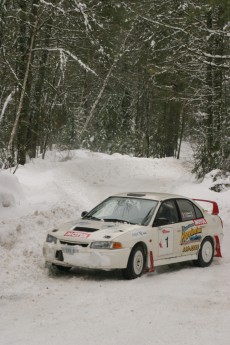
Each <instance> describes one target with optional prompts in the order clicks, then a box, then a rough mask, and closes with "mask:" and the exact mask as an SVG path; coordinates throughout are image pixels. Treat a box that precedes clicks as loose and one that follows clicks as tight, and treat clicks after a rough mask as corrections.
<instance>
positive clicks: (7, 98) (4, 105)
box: [0, 90, 15, 123]
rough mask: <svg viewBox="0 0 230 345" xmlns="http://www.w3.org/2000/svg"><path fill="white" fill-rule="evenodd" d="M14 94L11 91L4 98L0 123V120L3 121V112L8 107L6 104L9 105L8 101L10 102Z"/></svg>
mask: <svg viewBox="0 0 230 345" xmlns="http://www.w3.org/2000/svg"><path fill="white" fill-rule="evenodd" d="M14 93H15V90H13V91H11V93H10V94H9V95H8V96H7V97H6V100H5V102H4V104H3V107H2V111H1V114H0V123H1V122H2V119H3V116H4V114H5V111H6V108H7V106H8V104H9V103H10V101H11V100H12V97H13V95H14Z"/></svg>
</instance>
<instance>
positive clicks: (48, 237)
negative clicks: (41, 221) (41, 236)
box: [46, 234, 57, 243]
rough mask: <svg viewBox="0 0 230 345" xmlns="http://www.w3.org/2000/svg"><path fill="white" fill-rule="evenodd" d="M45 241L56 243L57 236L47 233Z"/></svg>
mask: <svg viewBox="0 0 230 345" xmlns="http://www.w3.org/2000/svg"><path fill="white" fill-rule="evenodd" d="M46 242H48V243H57V238H56V237H54V236H52V235H50V234H48V235H47V237H46Z"/></svg>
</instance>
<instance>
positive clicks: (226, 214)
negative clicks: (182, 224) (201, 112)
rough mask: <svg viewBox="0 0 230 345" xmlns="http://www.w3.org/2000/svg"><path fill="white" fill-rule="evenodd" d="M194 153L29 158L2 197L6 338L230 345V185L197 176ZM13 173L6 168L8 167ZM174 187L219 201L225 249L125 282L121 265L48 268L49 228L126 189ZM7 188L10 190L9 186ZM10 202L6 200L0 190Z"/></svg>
mask: <svg viewBox="0 0 230 345" xmlns="http://www.w3.org/2000/svg"><path fill="white" fill-rule="evenodd" d="M185 163H186V162H185V161H178V160H175V159H173V158H165V159H144V158H132V157H129V156H121V155H119V154H114V155H112V156H108V155H105V154H99V153H92V152H86V151H73V152H71V153H69V154H68V155H67V153H66V154H65V155H64V154H62V155H61V154H59V153H49V154H48V156H47V159H46V160H45V161H43V160H40V159H36V160H34V161H33V162H31V163H29V164H27V165H25V166H24V167H20V168H19V169H18V170H17V172H16V177H17V179H18V180H15V179H14V178H13V179H12V178H10V185H7V178H8V177H5V179H4V181H6V182H4V186H3V185H1V181H3V175H2V174H3V173H1V174H0V194H1V188H2V190H4V193H5V194H4V193H3V194H4V195H5V198H6V199H7V196H8V197H9V190H11V192H12V194H13V196H14V198H15V203H14V204H13V202H12V203H11V200H12V199H10V201H9V203H11V206H9V207H1V206H0V257H1V260H0V267H1V269H0V317H1V319H0V320H1V322H0V344H1V345H40V344H41V343H43V344H44V345H46V344H47V345H59V344H60V345H61V344H62V345H63V344H67V345H72V344H74V345H75V344H79V345H86V344H87V345H99V344H100V345H113V344H119V345H123V344H124V345H127V344H132V345H137V344H138V345H139V344H142V345H148V344H151V345H152V344H154V345H166V344H170V345H182V344H183V345H216V344H218V345H229V344H230V328H229V323H230V278H229V277H230V251H229V248H230V193H229V192H230V191H226V192H223V193H215V192H212V191H210V190H209V189H208V185H209V182H210V181H208V180H204V182H202V183H198V182H197V181H196V180H195V178H194V176H193V175H191V173H190V172H189V170H188V169H187V164H185ZM5 174H6V175H7V176H8V174H9V173H4V175H5ZM147 190H149V191H160V192H173V193H177V194H182V195H186V196H189V197H197V198H200V197H201V198H206V199H212V200H216V201H217V202H218V204H219V206H220V211H221V216H222V219H223V221H224V226H225V237H224V242H223V248H222V253H223V258H222V259H221V260H220V259H214V262H213V264H212V265H211V266H210V267H208V268H205V269H201V268H196V267H194V266H193V265H192V264H190V263H186V264H180V265H171V266H167V267H162V268H158V269H157V271H156V272H155V273H149V274H145V275H144V276H142V277H141V278H140V279H136V280H133V281H125V280H123V278H122V276H121V275H120V273H119V272H102V271H87V270H83V269H81V270H80V269H74V270H71V271H70V272H69V273H68V274H50V273H49V272H48V270H47V269H45V268H44V260H43V257H42V244H43V241H44V239H45V236H46V231H47V230H48V229H50V228H52V227H53V226H57V225H58V224H59V223H61V222H65V221H68V220H74V219H76V218H78V217H79V215H80V213H81V211H83V210H89V209H90V208H92V207H93V206H94V205H95V204H97V203H98V202H99V201H101V200H102V199H104V198H105V197H106V196H108V195H110V194H112V193H117V192H123V191H147ZM3 194H2V195H3ZM0 201H1V199H0Z"/></svg>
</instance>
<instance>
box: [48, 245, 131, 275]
mask: <svg viewBox="0 0 230 345" xmlns="http://www.w3.org/2000/svg"><path fill="white" fill-rule="evenodd" d="M69 247H70V246H66V245H61V244H58V243H57V244H54V243H47V242H45V244H44V246H43V255H44V257H45V260H46V262H48V263H52V264H56V265H60V266H69V267H84V268H94V269H102V270H111V269H122V268H126V267H127V263H128V258H129V255H130V249H129V248H122V249H100V250H99V249H91V248H90V247H87V248H84V247H82V246H79V245H74V246H71V250H69Z"/></svg>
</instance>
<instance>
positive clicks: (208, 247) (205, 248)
mask: <svg viewBox="0 0 230 345" xmlns="http://www.w3.org/2000/svg"><path fill="white" fill-rule="evenodd" d="M213 256H214V247H213V242H212V240H211V239H210V238H206V239H204V241H203V242H202V244H201V247H200V250H199V254H198V259H197V261H196V264H197V266H199V267H207V266H209V265H210V264H211V263H212V260H213Z"/></svg>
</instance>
